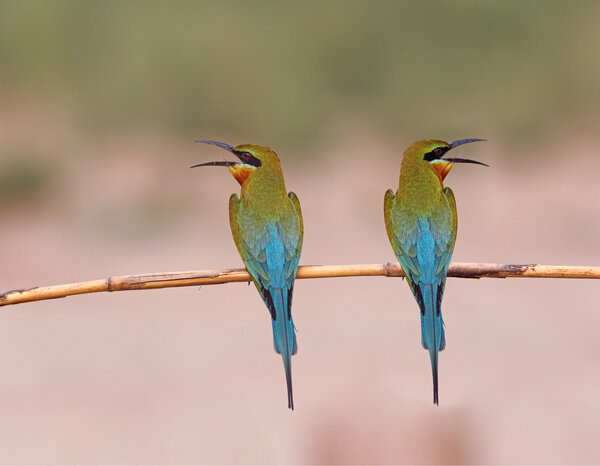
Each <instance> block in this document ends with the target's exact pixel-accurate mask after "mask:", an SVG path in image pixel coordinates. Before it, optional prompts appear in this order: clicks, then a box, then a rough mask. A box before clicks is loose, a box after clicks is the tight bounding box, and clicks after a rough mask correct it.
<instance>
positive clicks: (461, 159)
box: [442, 139, 489, 167]
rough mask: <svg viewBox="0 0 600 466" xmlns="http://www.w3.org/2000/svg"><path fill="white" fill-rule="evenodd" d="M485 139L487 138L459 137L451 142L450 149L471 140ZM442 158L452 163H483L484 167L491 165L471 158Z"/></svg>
mask: <svg viewBox="0 0 600 466" xmlns="http://www.w3.org/2000/svg"><path fill="white" fill-rule="evenodd" d="M478 141H485V139H459V140H457V141H453V142H451V143H450V149H454V148H455V147H458V146H462V145H463V144H469V143H470V142H478ZM442 160H446V161H448V162H452V163H473V164H476V165H483V166H484V167H489V165H488V164H487V163H483V162H478V161H477V160H471V159H463V158H460V157H444V158H443V159H442Z"/></svg>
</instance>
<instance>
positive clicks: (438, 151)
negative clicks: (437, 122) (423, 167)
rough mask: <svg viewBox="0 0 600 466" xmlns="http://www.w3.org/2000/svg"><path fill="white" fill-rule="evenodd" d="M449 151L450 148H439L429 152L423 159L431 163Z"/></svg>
mask: <svg viewBox="0 0 600 466" xmlns="http://www.w3.org/2000/svg"><path fill="white" fill-rule="evenodd" d="M449 150H450V147H444V146H437V147H436V148H434V149H433V150H432V151H431V152H427V153H426V154H425V156H424V157H423V158H424V159H425V160H427V161H428V162H431V161H432V160H439V159H441V158H442V157H443V156H444V154H445V153H446V152H448V151H449Z"/></svg>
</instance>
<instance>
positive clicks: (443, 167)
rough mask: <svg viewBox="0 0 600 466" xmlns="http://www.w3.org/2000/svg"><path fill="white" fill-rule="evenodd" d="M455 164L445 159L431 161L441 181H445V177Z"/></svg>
mask: <svg viewBox="0 0 600 466" xmlns="http://www.w3.org/2000/svg"><path fill="white" fill-rule="evenodd" d="M453 165H454V164H453V163H452V162H446V161H445V160H436V161H434V162H431V166H432V167H433V169H434V171H435V173H436V174H437V176H438V178H439V179H440V181H441V182H443V181H444V178H446V175H447V174H448V173H450V170H452V166H453Z"/></svg>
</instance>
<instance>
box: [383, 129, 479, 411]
mask: <svg viewBox="0 0 600 466" xmlns="http://www.w3.org/2000/svg"><path fill="white" fill-rule="evenodd" d="M475 141H483V139H460V140H458V141H454V142H451V143H448V142H445V141H440V140H424V141H416V142H414V143H412V144H411V145H410V146H408V148H407V149H406V150H405V151H404V155H403V156H402V164H401V167H400V179H399V183H398V191H396V193H395V194H394V191H392V190H391V189H388V190H387V192H386V193H385V200H384V207H383V211H384V218H385V227H386V230H387V234H388V237H389V239H390V243H392V248H393V249H394V253H395V254H396V257H397V258H398V261H399V262H400V265H401V266H402V270H403V271H404V273H405V275H406V281H407V282H408V285H409V286H410V289H411V291H412V293H413V295H414V297H415V299H416V300H417V302H418V303H419V308H420V309H421V344H422V345H423V347H424V348H425V349H428V350H429V358H430V360H431V372H432V376H433V402H434V403H435V404H436V405H437V404H438V352H439V351H442V350H443V349H444V347H445V346H446V338H445V336H444V321H443V320H442V310H441V304H442V296H443V294H444V285H445V284H446V273H447V271H448V265H449V264H450V258H451V257H452V251H453V250H454V242H455V241H456V225H457V215H456V202H455V200H454V194H453V193H452V190H451V189H450V188H448V187H445V188H444V178H445V177H446V175H447V174H448V173H449V172H450V170H451V169H452V167H453V165H454V164H455V163H476V164H479V165H485V166H487V165H486V164H484V163H481V162H477V161H475V160H469V159H462V158H449V157H445V158H444V155H445V154H446V153H447V152H448V151H449V150H451V149H454V148H455V147H457V146H460V145H462V144H467V143H469V142H475Z"/></svg>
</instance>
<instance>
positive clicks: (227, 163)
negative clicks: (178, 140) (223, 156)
mask: <svg viewBox="0 0 600 466" xmlns="http://www.w3.org/2000/svg"><path fill="white" fill-rule="evenodd" d="M194 142H201V143H203V144H212V145H213V146H217V147H220V148H221V149H225V150H226V151H229V152H231V153H232V154H234V155H235V152H234V151H233V146H230V145H229V144H225V143H224V142H218V141H194ZM234 165H238V162H230V161H228V160H224V161H221V162H206V163H199V164H197V165H192V166H191V167H190V168H196V167H209V166H215V167H233V166H234Z"/></svg>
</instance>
